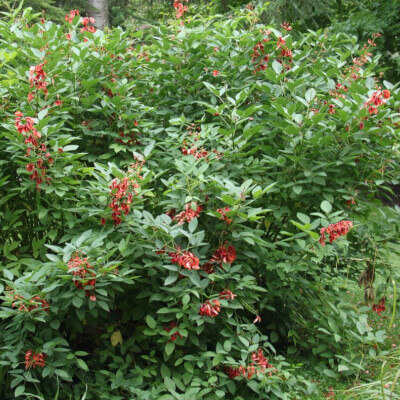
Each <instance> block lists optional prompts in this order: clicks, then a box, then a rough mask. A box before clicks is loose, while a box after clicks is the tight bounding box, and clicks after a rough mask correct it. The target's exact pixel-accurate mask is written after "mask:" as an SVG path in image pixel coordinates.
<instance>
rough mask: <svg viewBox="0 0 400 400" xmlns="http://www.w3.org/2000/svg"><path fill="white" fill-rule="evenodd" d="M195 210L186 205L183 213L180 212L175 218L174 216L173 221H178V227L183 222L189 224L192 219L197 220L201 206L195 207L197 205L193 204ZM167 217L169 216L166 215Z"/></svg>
mask: <svg viewBox="0 0 400 400" xmlns="http://www.w3.org/2000/svg"><path fill="white" fill-rule="evenodd" d="M193 205H194V207H195V210H194V209H193V208H192V205H191V204H190V203H189V204H186V206H185V211H182V212H180V213H179V214H178V215H177V216H175V217H174V218H172V219H174V220H177V221H178V225H182V224H183V223H184V222H190V221H191V220H192V219H194V218H197V217H198V216H199V215H200V213H201V212H202V210H203V206H202V205H197V203H193ZM167 215H169V214H168V213H167ZM169 216H170V215H169Z"/></svg>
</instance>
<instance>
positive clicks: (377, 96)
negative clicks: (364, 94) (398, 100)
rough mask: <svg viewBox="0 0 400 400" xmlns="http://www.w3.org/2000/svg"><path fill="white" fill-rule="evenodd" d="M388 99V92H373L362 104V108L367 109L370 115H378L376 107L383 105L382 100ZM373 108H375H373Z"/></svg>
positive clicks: (383, 101)
mask: <svg viewBox="0 0 400 400" xmlns="http://www.w3.org/2000/svg"><path fill="white" fill-rule="evenodd" d="M389 97H390V91H389V90H383V91H377V92H374V93H373V94H372V95H371V97H370V98H369V99H368V100H367V101H366V102H365V103H364V107H367V108H368V112H369V113H370V114H378V109H377V107H379V106H381V105H382V104H385V103H386V102H385V100H384V99H388V98H389ZM374 106H375V107H374Z"/></svg>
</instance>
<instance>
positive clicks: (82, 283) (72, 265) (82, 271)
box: [68, 252, 96, 301]
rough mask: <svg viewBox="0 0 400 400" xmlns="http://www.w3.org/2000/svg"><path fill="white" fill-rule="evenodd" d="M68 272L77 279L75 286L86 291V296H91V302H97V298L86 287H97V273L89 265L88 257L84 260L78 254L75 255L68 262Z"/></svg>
mask: <svg viewBox="0 0 400 400" xmlns="http://www.w3.org/2000/svg"><path fill="white" fill-rule="evenodd" d="M68 270H69V272H71V273H72V275H73V276H74V277H75V278H76V279H74V280H73V282H74V284H75V286H76V287H77V288H78V289H82V290H84V291H85V296H86V297H89V296H90V297H89V298H90V300H92V301H95V300H96V296H95V295H94V294H92V292H91V291H90V290H87V289H85V288H86V286H92V287H93V288H94V287H95V286H96V278H95V276H96V273H95V272H94V271H93V267H92V266H91V265H90V264H89V261H88V259H87V257H84V258H82V255H81V254H79V253H78V252H76V253H74V254H73V255H72V257H71V259H70V260H69V261H68Z"/></svg>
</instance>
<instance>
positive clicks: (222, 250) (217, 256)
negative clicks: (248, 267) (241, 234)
mask: <svg viewBox="0 0 400 400" xmlns="http://www.w3.org/2000/svg"><path fill="white" fill-rule="evenodd" d="M235 260H236V250H235V248H234V247H233V246H227V242H225V244H221V245H220V246H219V247H218V249H217V250H215V252H214V254H213V255H212V257H211V258H210V260H209V262H206V263H205V264H204V265H203V266H202V267H201V269H202V270H203V271H204V272H206V273H207V274H212V273H214V272H215V270H214V265H218V266H219V267H220V268H222V264H232V263H233V262H234V261H235Z"/></svg>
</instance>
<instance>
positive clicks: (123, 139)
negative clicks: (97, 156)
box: [114, 131, 140, 146]
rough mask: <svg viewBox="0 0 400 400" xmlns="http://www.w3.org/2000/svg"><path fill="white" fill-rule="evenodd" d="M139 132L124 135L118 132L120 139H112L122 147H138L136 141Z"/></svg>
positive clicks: (137, 141) (138, 143)
mask: <svg viewBox="0 0 400 400" xmlns="http://www.w3.org/2000/svg"><path fill="white" fill-rule="evenodd" d="M139 135H140V133H139V132H130V133H124V132H123V131H120V132H119V136H120V138H118V139H117V138H116V139H114V141H115V143H119V144H122V145H124V146H131V145H140V141H139V140H137V139H136V137H137V136H139Z"/></svg>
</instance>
